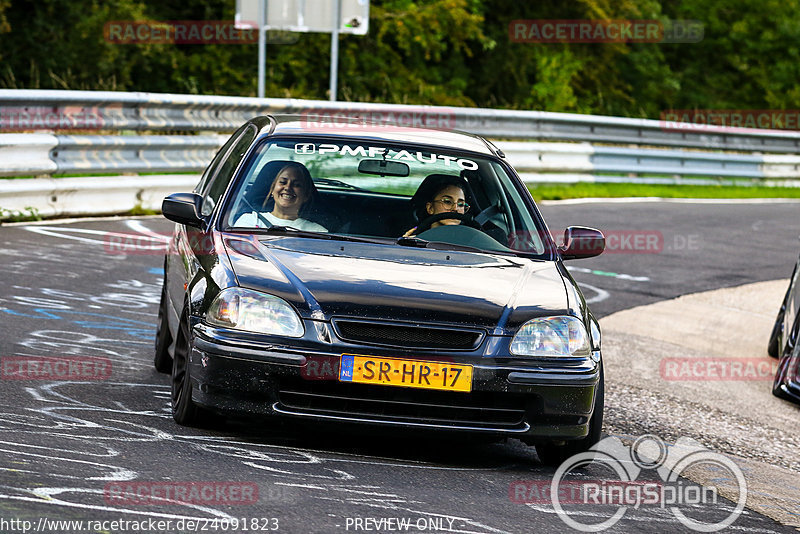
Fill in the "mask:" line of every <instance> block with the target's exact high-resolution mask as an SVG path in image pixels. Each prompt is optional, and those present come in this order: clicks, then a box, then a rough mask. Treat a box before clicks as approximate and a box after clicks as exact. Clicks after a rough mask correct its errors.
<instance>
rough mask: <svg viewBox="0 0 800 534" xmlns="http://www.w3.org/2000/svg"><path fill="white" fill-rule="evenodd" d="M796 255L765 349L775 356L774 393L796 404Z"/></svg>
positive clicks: (799, 367) (799, 297) (799, 354)
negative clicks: (776, 359) (776, 362)
mask: <svg viewBox="0 0 800 534" xmlns="http://www.w3.org/2000/svg"><path fill="white" fill-rule="evenodd" d="M798 278H800V257H798V259H797V262H795V265H794V271H792V276H791V279H790V280H789V287H788V288H787V289H786V294H785V296H784V298H783V302H782V303H781V307H780V309H779V310H778V316H777V318H776V319H775V324H774V326H773V328H772V334H771V335H770V338H769V343H768V347H767V352H768V353H769V355H770V356H772V357H773V358H778V368H777V371H776V373H775V379H774V381H773V385H772V393H773V394H774V395H775V396H776V397H780V398H782V399H786V400H789V401H793V402H796V403H798V404H800V343H798V342H797V339H798V335H800V314H798V311H800V281H799V280H798Z"/></svg>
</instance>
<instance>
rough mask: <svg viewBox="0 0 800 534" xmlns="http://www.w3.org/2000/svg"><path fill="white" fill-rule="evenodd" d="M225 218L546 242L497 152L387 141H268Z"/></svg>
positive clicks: (440, 238)
mask: <svg viewBox="0 0 800 534" xmlns="http://www.w3.org/2000/svg"><path fill="white" fill-rule="evenodd" d="M221 221H222V223H221V226H222V228H224V229H227V230H230V229H243V230H244V229H248V230H253V229H263V230H264V231H287V232H298V231H299V232H303V233H305V234H306V235H310V234H308V232H314V233H319V234H326V236H325V237H328V238H337V237H338V238H345V237H346V238H351V239H370V240H379V241H386V242H393V243H397V244H398V245H404V246H420V247H432V248H446V245H450V246H451V247H452V248H456V249H464V250H472V249H477V250H481V251H490V252H501V253H514V254H519V253H524V254H532V255H542V254H544V253H545V251H546V245H545V243H544V241H543V239H542V238H543V237H544V235H545V234H544V231H543V230H542V228H541V227H540V226H539V224H538V219H537V217H536V216H535V215H534V214H533V213H531V211H530V209H529V207H528V204H526V202H525V201H524V200H523V198H522V196H521V194H520V192H519V191H518V190H517V188H516V187H515V186H514V182H513V181H512V178H511V177H510V176H509V175H508V173H507V172H506V170H505V169H504V168H503V166H502V165H501V164H500V163H498V162H497V161H494V160H492V159H489V158H482V157H480V156H476V155H474V154H471V153H458V152H454V151H448V150H433V149H421V148H416V147H409V146H406V147H402V146H396V145H391V144H382V143H380V142H354V141H352V140H344V139H343V140H308V139H278V140H276V139H273V140H271V141H269V142H263V143H262V144H261V145H260V146H259V147H258V149H257V150H256V151H255V152H254V154H253V156H252V157H251V158H249V160H248V162H247V163H246V164H245V166H244V167H243V169H242V171H241V175H240V177H239V178H238V179H237V181H236V186H235V187H234V188H233V189H232V192H231V195H230V198H229V200H228V201H227V202H226V209H225V211H224V212H223V214H222V218H221ZM269 229H271V230H269ZM318 237H323V236H322V235H319V236H318ZM389 240H391V241H389Z"/></svg>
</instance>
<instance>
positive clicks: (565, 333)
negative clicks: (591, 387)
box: [510, 315, 591, 357]
mask: <svg viewBox="0 0 800 534" xmlns="http://www.w3.org/2000/svg"><path fill="white" fill-rule="evenodd" d="M510 350H511V354H514V355H517V356H544V357H558V356H589V354H590V352H591V350H590V347H589V335H588V334H587V333H586V327H585V326H584V325H583V321H581V320H580V319H577V318H576V317H570V316H566V315H565V316H558V317H540V318H538V319H531V320H530V321H528V322H527V323H525V324H524V325H522V328H520V329H519V331H518V332H517V333H516V335H515V336H514V339H512V340H511V349H510Z"/></svg>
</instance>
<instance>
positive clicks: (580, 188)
mask: <svg viewBox="0 0 800 534" xmlns="http://www.w3.org/2000/svg"><path fill="white" fill-rule="evenodd" d="M528 189H529V190H530V192H531V194H532V195H533V198H535V199H536V200H537V201H538V200H564V199H569V198H591V197H599V198H614V197H662V198H800V187H763V186H730V185H646V184H613V183H609V184H600V183H578V184H528Z"/></svg>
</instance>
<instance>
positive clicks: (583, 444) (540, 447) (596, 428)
mask: <svg viewBox="0 0 800 534" xmlns="http://www.w3.org/2000/svg"><path fill="white" fill-rule="evenodd" d="M603 375H604V373H603V368H602V367H601V368H600V382H599V383H598V386H597V397H596V399H595V403H594V412H592V417H591V418H590V419H589V433H588V434H587V435H586V437H585V438H581V439H577V440H573V441H567V442H566V443H564V444H563V445H556V444H554V443H537V444H536V454H537V455H538V456H539V461H540V462H541V463H543V464H544V465H559V464H561V463H563V462H564V460H566V459H567V458H569V457H570V456H573V455H575V454H580V453H582V452H586V451H587V450H589V448H591V447H592V446H593V445H595V444H596V443H597V442H598V441H600V435H601V434H602V431H603V410H604V408H605V398H606V395H605V377H604V376H603Z"/></svg>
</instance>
